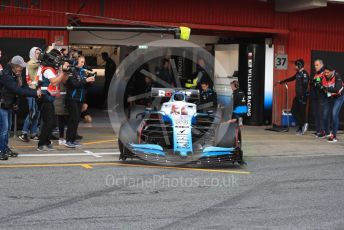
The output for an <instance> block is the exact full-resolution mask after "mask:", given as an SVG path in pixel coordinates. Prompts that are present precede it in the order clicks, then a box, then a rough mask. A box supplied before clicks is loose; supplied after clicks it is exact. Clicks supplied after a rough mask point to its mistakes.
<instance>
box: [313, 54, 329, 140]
mask: <svg viewBox="0 0 344 230" xmlns="http://www.w3.org/2000/svg"><path fill="white" fill-rule="evenodd" d="M314 70H315V73H314V76H313V77H311V79H310V83H309V88H310V105H311V112H312V116H313V119H314V124H315V133H313V135H314V136H316V137H319V136H321V131H322V130H321V128H322V126H323V125H322V122H323V116H322V114H323V110H324V104H325V102H326V95H325V93H324V92H323V91H322V89H321V87H322V79H323V77H324V73H323V72H324V62H323V60H321V59H316V60H315V61H314Z"/></svg>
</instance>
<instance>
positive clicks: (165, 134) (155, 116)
mask: <svg viewBox="0 0 344 230" xmlns="http://www.w3.org/2000/svg"><path fill="white" fill-rule="evenodd" d="M152 97H161V98H169V100H168V101H167V102H165V103H162V105H161V107H160V108H159V109H146V110H145V111H144V112H141V113H139V114H137V115H136V118H135V119H129V120H127V121H125V122H124V123H122V125H121V128H120V131H119V137H118V144H119V149H120V156H119V159H120V160H126V159H127V158H139V159H143V160H148V161H153V162H178V163H180V162H182V163H183V162H185V163H187V162H194V163H226V162H231V163H235V162H237V163H239V164H244V160H243V152H242V149H241V144H242V140H241V131H240V126H239V125H238V123H227V122H225V121H224V120H223V119H222V118H221V111H220V112H219V111H218V112H213V111H207V112H199V111H198V109H197V99H199V92H198V90H189V89H188V90H185V89H160V88H153V89H152ZM219 114H220V115H219Z"/></svg>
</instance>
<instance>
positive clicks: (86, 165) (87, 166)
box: [81, 164, 93, 169]
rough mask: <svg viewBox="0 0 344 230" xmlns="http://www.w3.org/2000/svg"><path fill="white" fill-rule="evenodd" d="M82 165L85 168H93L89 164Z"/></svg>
mask: <svg viewBox="0 0 344 230" xmlns="http://www.w3.org/2000/svg"><path fill="white" fill-rule="evenodd" d="M81 167H83V168H85V169H91V168H93V167H92V165H89V164H82V165H81Z"/></svg>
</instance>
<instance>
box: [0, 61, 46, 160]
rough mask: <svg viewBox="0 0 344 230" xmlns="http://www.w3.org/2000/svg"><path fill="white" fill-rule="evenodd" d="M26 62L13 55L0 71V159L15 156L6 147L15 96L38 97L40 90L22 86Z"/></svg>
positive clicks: (15, 154)
mask: <svg viewBox="0 0 344 230" xmlns="http://www.w3.org/2000/svg"><path fill="white" fill-rule="evenodd" d="M25 67H26V63H25V62H24V60H23V58H22V57H20V56H14V57H13V58H12V60H11V62H10V64H9V65H7V66H6V67H5V68H4V69H3V70H2V71H1V73H0V88H1V91H0V92H1V99H0V105H1V107H0V119H1V121H0V160H7V159H8V156H10V157H16V156H18V154H17V153H15V152H13V151H12V150H11V149H10V148H9V147H8V133H9V130H10V127H9V126H10V124H11V121H10V120H11V117H12V110H13V109H14V107H15V106H16V102H17V96H18V95H20V96H28V97H36V98H37V97H40V96H41V91H40V90H33V89H30V88H28V87H24V86H22V81H21V75H22V72H23V69H24V68H25Z"/></svg>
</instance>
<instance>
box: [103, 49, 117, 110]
mask: <svg viewBox="0 0 344 230" xmlns="http://www.w3.org/2000/svg"><path fill="white" fill-rule="evenodd" d="M102 59H103V60H104V61H105V82H104V89H103V99H104V106H105V108H106V105H107V96H108V93H109V87H110V84H111V80H112V77H113V75H114V74H115V72H116V63H115V62H114V61H113V60H112V59H111V58H110V57H109V54H108V53H106V52H103V53H102Z"/></svg>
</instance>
